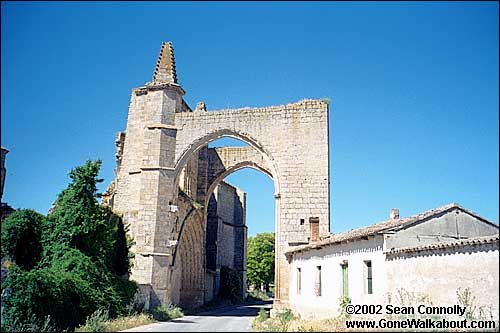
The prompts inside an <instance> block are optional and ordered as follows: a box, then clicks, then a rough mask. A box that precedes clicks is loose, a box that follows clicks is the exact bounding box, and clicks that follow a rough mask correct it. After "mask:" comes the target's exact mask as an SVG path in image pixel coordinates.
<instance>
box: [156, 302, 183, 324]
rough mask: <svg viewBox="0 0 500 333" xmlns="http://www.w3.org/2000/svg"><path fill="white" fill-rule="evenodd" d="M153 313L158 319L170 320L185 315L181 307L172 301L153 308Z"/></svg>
mask: <svg viewBox="0 0 500 333" xmlns="http://www.w3.org/2000/svg"><path fill="white" fill-rule="evenodd" d="M151 314H152V315H153V318H154V319H156V320H158V321H169V320H172V319H175V318H180V317H182V316H184V313H182V309H181V308H179V307H177V306H175V305H172V304H170V303H169V304H163V305H160V306H159V307H157V308H156V309H154V310H152V311H151Z"/></svg>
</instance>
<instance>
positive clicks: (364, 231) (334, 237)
mask: <svg viewBox="0 0 500 333" xmlns="http://www.w3.org/2000/svg"><path fill="white" fill-rule="evenodd" d="M454 209H460V210H461V211H464V212H466V213H468V214H470V215H472V216H475V217H476V218H478V219H480V220H482V221H484V222H487V223H489V224H493V223H492V222H490V221H488V220H486V219H485V218H483V217H481V216H479V215H477V214H476V213H474V212H472V211H470V210H467V209H465V208H463V207H462V206H460V205H459V204H457V203H450V204H448V205H445V206H441V207H438V208H435V209H431V210H428V211H425V212H422V213H419V214H416V215H413V216H409V217H406V218H399V219H389V220H386V221H382V222H379V223H376V224H372V225H369V226H366V227H362V228H357V229H352V230H349V231H346V232H342V233H339V234H331V235H329V236H327V237H325V238H322V239H321V240H320V241H319V242H315V243H310V244H307V245H302V246H298V247H294V248H292V249H290V250H289V251H287V252H286V253H285V254H292V253H296V252H300V251H304V250H311V249H318V248H321V247H323V246H325V245H332V244H338V243H342V242H347V241H353V240H356V239H360V238H363V237H368V236H373V235H376V234H382V233H388V232H392V231H395V230H399V229H402V228H405V227H407V226H409V225H411V224H413V223H417V222H420V221H423V220H426V219H428V218H431V217H434V216H435V215H438V214H442V213H445V212H447V211H452V210H454ZM497 227H498V226H497Z"/></svg>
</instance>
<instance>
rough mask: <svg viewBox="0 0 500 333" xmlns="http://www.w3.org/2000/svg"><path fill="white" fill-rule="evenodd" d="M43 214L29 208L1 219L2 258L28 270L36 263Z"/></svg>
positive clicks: (39, 253) (38, 256)
mask: <svg viewBox="0 0 500 333" xmlns="http://www.w3.org/2000/svg"><path fill="white" fill-rule="evenodd" d="M43 220H44V216H43V215H41V214H39V213H37V212H35V211H34V210H31V209H22V210H18V211H15V212H14V213H12V214H11V215H9V216H8V217H7V218H6V219H5V220H4V221H2V258H6V257H9V258H10V259H12V260H13V261H14V262H15V263H16V264H17V265H18V266H19V267H21V268H23V269H27V270H30V269H32V268H33V267H35V265H36V264H38V262H39V260H40V257H41V253H42V244H41V233H42V228H43Z"/></svg>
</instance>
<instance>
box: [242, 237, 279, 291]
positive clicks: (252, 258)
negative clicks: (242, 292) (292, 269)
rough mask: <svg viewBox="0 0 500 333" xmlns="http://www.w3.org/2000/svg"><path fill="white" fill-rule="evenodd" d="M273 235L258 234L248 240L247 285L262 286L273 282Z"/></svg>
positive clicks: (267, 286)
mask: <svg viewBox="0 0 500 333" xmlns="http://www.w3.org/2000/svg"><path fill="white" fill-rule="evenodd" d="M274 238H275V237H274V233H268V232H265V233H260V234H257V235H256V236H255V237H249V239H248V255H247V280H248V284H249V285H253V286H255V287H261V286H264V287H265V288H266V290H268V289H269V285H270V284H272V283H273V282H274Z"/></svg>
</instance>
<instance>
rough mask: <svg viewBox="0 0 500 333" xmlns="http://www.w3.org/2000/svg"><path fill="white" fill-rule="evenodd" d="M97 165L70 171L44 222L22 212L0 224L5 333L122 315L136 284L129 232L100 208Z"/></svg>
mask: <svg viewBox="0 0 500 333" xmlns="http://www.w3.org/2000/svg"><path fill="white" fill-rule="evenodd" d="M100 166H101V162H100V161H94V162H92V161H88V162H86V163H85V165H83V166H80V167H77V168H75V169H73V170H71V172H70V173H69V176H70V178H71V183H70V184H69V186H68V187H67V188H66V189H64V190H63V191H62V192H61V193H60V194H59V196H58V198H57V200H56V203H55V205H54V207H53V209H52V210H51V212H49V214H48V215H47V216H43V215H41V214H38V213H36V212H34V211H32V210H19V211H17V212H15V213H14V214H12V215H11V216H9V217H8V218H7V219H6V220H5V221H4V222H3V223H2V235H1V237H2V260H8V262H11V263H12V264H11V265H10V267H9V272H8V276H7V278H6V279H5V280H3V281H2V331H51V330H58V331H60V330H70V331H71V330H74V329H75V327H77V326H78V325H81V324H83V323H85V322H86V320H87V318H88V317H91V315H92V314H95V313H96V311H98V312H99V311H100V312H99V313H106V315H107V316H108V317H109V318H116V317H118V316H120V315H126V314H127V305H129V304H130V302H131V300H132V298H133V296H134V294H135V292H136V289H137V287H136V285H135V283H134V282H132V281H129V280H128V273H129V270H130V264H129V262H130V261H129V247H130V242H129V241H128V240H127V238H126V228H125V226H124V225H123V222H122V220H121V218H120V217H119V216H117V215H115V214H113V212H112V211H111V210H110V209H109V208H108V207H105V206H102V205H100V204H99V203H98V201H97V198H98V197H99V194H98V193H97V183H99V182H101V181H102V180H101V179H98V178H97V177H98V173H99V169H100Z"/></svg>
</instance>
